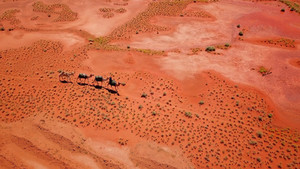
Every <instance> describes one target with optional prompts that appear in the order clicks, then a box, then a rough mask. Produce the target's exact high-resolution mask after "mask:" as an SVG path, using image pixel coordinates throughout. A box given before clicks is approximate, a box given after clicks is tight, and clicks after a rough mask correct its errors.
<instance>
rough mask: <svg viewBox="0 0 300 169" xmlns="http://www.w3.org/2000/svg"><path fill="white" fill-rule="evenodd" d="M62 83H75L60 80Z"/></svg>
mask: <svg viewBox="0 0 300 169" xmlns="http://www.w3.org/2000/svg"><path fill="white" fill-rule="evenodd" d="M60 83H73V82H69V81H66V80H60Z"/></svg>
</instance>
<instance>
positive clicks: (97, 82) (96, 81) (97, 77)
mask: <svg viewBox="0 0 300 169" xmlns="http://www.w3.org/2000/svg"><path fill="white" fill-rule="evenodd" d="M106 80H108V78H106V79H104V78H103V77H102V76H95V79H94V81H93V82H92V84H93V85H94V84H95V83H96V86H99V82H101V86H102V85H103V82H104V81H106Z"/></svg>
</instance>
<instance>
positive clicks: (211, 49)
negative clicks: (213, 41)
mask: <svg viewBox="0 0 300 169" xmlns="http://www.w3.org/2000/svg"><path fill="white" fill-rule="evenodd" d="M215 50H216V48H215V47H213V46H208V47H207V48H206V49H205V51H206V52H212V51H215Z"/></svg>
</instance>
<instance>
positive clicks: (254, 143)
mask: <svg viewBox="0 0 300 169" xmlns="http://www.w3.org/2000/svg"><path fill="white" fill-rule="evenodd" d="M249 144H250V145H256V144H257V142H256V141H254V140H250V141H249Z"/></svg>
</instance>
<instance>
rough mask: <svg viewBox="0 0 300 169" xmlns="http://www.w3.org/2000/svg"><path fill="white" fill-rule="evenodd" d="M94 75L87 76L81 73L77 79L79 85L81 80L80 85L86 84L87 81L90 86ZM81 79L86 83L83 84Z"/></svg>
mask: <svg viewBox="0 0 300 169" xmlns="http://www.w3.org/2000/svg"><path fill="white" fill-rule="evenodd" d="M93 76H94V74H90V75H89V76H88V75H87V74H84V73H79V75H78V77H77V83H78V79H79V80H80V81H79V83H81V84H86V80H87V81H88V83H87V84H89V78H91V77H93ZM81 79H84V81H83V82H84V83H82V80H81Z"/></svg>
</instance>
